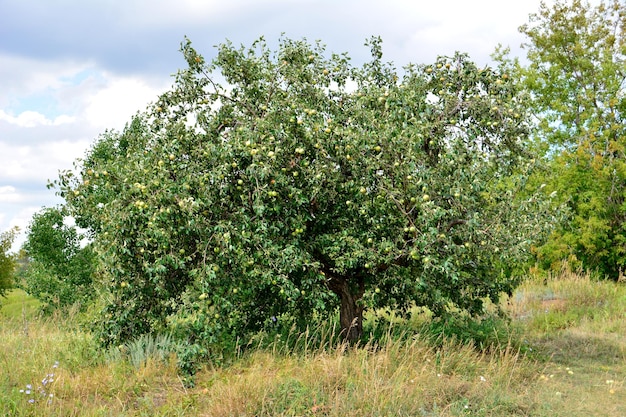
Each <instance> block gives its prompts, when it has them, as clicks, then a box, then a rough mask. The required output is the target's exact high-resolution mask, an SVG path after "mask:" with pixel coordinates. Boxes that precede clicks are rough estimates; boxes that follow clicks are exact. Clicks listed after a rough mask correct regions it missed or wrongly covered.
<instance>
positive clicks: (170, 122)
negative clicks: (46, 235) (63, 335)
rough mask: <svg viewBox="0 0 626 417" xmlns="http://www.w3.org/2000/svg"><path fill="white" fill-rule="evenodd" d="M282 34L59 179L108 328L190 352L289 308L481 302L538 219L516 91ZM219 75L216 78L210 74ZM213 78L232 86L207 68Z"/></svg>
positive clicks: (465, 64) (107, 140)
mask: <svg viewBox="0 0 626 417" xmlns="http://www.w3.org/2000/svg"><path fill="white" fill-rule="evenodd" d="M369 46H370V48H371V51H372V61H371V62H368V63H366V64H365V65H363V66H362V67H353V66H351V65H350V61H349V58H348V56H347V55H345V54H344V55H337V54H332V55H331V56H330V58H326V57H325V51H324V48H323V47H322V46H321V45H319V44H316V45H310V44H308V43H307V42H305V41H293V40H289V39H281V42H280V45H279V48H278V50H277V52H275V53H272V52H271V51H270V50H269V49H268V48H267V46H266V45H265V43H264V42H263V41H262V40H261V41H258V42H256V43H254V44H253V45H252V47H250V48H249V49H247V48H244V47H241V48H236V47H233V46H232V45H231V44H229V43H226V44H224V45H221V46H220V47H219V51H218V54H217V57H216V58H215V59H214V60H213V61H212V62H211V63H207V62H205V60H204V58H203V57H202V56H200V55H199V54H198V53H197V52H196V51H195V50H194V49H193V48H192V47H191V45H190V43H189V42H185V43H184V45H183V47H182V51H183V53H184V56H185V58H186V60H187V62H188V64H189V68H188V69H186V70H184V71H181V72H180V73H179V74H178V76H177V80H176V84H175V86H174V87H173V89H172V90H171V91H169V92H167V93H165V94H164V95H163V96H161V97H160V98H159V100H158V101H157V103H156V104H155V105H154V106H153V107H152V109H151V111H150V112H148V113H146V114H143V115H140V116H138V117H137V118H135V119H134V120H133V121H132V122H131V123H130V124H129V126H128V127H127V128H126V129H125V130H124V131H123V132H122V133H119V134H117V133H109V134H107V135H105V136H104V137H103V138H102V139H101V141H100V142H99V143H98V144H96V145H95V147H94V150H93V151H92V152H90V153H89V154H88V155H87V157H86V158H85V160H84V161H82V162H81V163H79V165H78V170H79V172H78V173H77V174H74V173H72V172H66V173H64V174H63V175H61V177H60V178H59V180H58V181H57V183H56V185H57V186H58V187H59V189H60V193H61V195H62V196H63V197H65V199H66V201H67V204H68V207H69V208H70V209H71V210H72V214H73V215H74V216H76V218H77V221H78V222H79V224H85V225H91V227H92V229H93V230H94V231H96V232H97V233H96V235H95V238H96V242H97V244H98V248H99V250H100V253H101V255H102V257H103V263H104V266H105V269H106V271H107V273H108V274H109V276H110V279H111V287H110V290H111V295H110V300H111V301H110V304H109V305H108V306H107V308H106V311H105V312H104V313H103V315H102V317H103V320H102V322H101V323H100V337H101V338H102V341H103V343H105V344H108V343H118V342H120V341H123V340H127V339H129V338H132V337H136V336H137V335H139V334H141V333H145V332H149V331H160V330H164V329H168V330H170V331H173V332H174V333H175V334H176V335H177V337H181V338H184V340H185V341H186V343H185V345H186V346H188V349H189V350H190V351H191V353H192V354H194V355H206V354H208V353H209V351H208V350H207V349H209V348H210V346H212V345H213V344H216V343H221V342H223V341H224V340H228V338H229V337H230V338H232V339H233V340H235V339H237V338H239V340H241V338H245V336H246V335H248V334H250V333H251V332H254V331H256V330H258V329H261V328H263V327H264V326H266V325H268V324H270V323H271V319H272V318H273V317H279V318H280V319H281V320H282V319H285V320H286V319H287V318H289V317H292V318H293V319H294V320H299V321H301V322H302V323H305V322H306V320H310V319H311V317H314V316H322V317H323V316H327V315H329V314H330V315H332V313H333V311H336V309H338V310H339V311H340V323H341V329H342V332H343V334H344V336H345V337H346V338H347V339H349V340H356V339H358V338H359V337H360V335H361V332H362V319H363V311H364V309H365V308H366V307H375V308H384V307H386V308H389V309H392V310H394V311H397V312H400V313H403V312H407V311H408V309H409V308H411V307H412V306H415V305H417V306H427V307H428V308H430V309H431V310H432V311H433V312H434V313H435V314H436V315H440V316H441V315H445V314H451V313H453V312H455V311H463V312H468V313H469V314H472V315H476V314H480V313H481V312H482V303H483V300H484V299H485V298H490V299H492V300H497V299H498V297H499V296H500V295H501V294H502V293H503V292H505V293H511V291H512V290H513V289H514V287H515V285H516V283H517V280H516V279H515V277H514V275H513V269H514V267H515V265H516V264H517V262H518V261H520V260H523V259H524V258H525V257H526V256H527V255H528V248H529V246H530V243H531V241H532V240H533V239H534V238H536V237H538V236H540V235H541V233H543V231H545V230H547V225H546V224H547V221H548V220H550V219H549V216H548V215H547V214H546V211H545V210H543V211H542V209H541V207H542V204H543V203H542V202H541V200H539V199H537V198H535V197H530V198H526V199H523V200H519V199H517V200H516V199H515V198H514V197H515V196H516V192H517V190H519V189H521V188H523V186H524V181H525V179H526V178H527V175H528V173H529V171H530V170H531V169H532V165H533V164H532V162H531V159H530V155H528V154H527V153H526V152H525V150H524V147H525V140H526V135H527V132H528V124H527V120H526V113H525V103H524V97H523V96H522V95H521V94H519V92H518V91H517V90H516V88H515V86H514V84H512V83H510V82H509V81H510V80H509V77H508V75H507V74H506V73H503V72H501V71H499V70H498V69H492V68H482V69H481V68H478V67H477V66H476V65H475V64H473V63H472V62H471V61H470V60H469V59H468V58H467V56H465V55H460V54H459V55H456V56H454V57H449V58H445V57H442V58H440V59H438V60H437V62H435V63H434V64H432V65H409V66H408V67H406V68H405V69H404V71H402V72H398V71H397V70H396V69H395V68H394V67H393V66H392V65H391V64H389V63H385V62H383V61H382V51H381V42H380V40H379V39H372V40H371V41H370V42H369ZM216 72H219V73H221V75H216V74H215V73H216ZM218 78H223V79H224V80H225V82H226V84H225V85H220V84H219V83H218V82H217V79H218Z"/></svg>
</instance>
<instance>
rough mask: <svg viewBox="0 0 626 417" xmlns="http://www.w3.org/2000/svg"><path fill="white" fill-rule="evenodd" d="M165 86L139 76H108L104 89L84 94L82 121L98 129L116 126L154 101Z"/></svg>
mask: <svg viewBox="0 0 626 417" xmlns="http://www.w3.org/2000/svg"><path fill="white" fill-rule="evenodd" d="M166 87H167V86H162V87H160V88H159V87H154V86H150V85H148V84H147V83H146V82H145V81H143V80H141V79H139V78H121V77H113V76H109V77H108V78H107V84H106V86H105V87H104V88H101V89H100V90H99V91H97V92H95V93H94V94H93V95H92V96H90V97H86V107H85V111H84V117H85V120H86V121H87V122H88V123H89V124H90V125H91V126H93V127H95V128H98V129H118V130H121V129H122V128H123V127H124V125H125V124H126V123H127V122H129V121H130V119H131V117H132V116H133V115H134V114H135V113H137V112H138V111H142V110H145V109H146V107H147V105H148V103H150V102H153V101H156V99H157V98H158V96H159V94H161V93H163V92H164V91H165V89H166Z"/></svg>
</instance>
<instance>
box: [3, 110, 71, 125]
mask: <svg viewBox="0 0 626 417" xmlns="http://www.w3.org/2000/svg"><path fill="white" fill-rule="evenodd" d="M0 120H4V121H5V122H8V123H10V124H14V125H17V126H21V127H35V126H59V125H62V124H67V123H73V122H74V120H76V118H75V117H72V116H68V115H65V114H64V115H61V116H57V117H55V118H54V119H48V118H47V117H46V116H44V115H43V114H41V113H39V112H37V111H33V110H27V111H24V112H22V113H20V114H18V115H17V116H12V115H10V114H8V113H6V112H5V111H4V110H0Z"/></svg>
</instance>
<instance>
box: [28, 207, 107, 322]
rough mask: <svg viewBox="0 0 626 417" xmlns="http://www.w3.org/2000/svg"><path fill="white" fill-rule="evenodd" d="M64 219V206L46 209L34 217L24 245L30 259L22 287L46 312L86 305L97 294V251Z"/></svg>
mask: <svg viewBox="0 0 626 417" xmlns="http://www.w3.org/2000/svg"><path fill="white" fill-rule="evenodd" d="M65 220H66V215H65V213H64V211H63V209H59V208H46V209H43V210H42V211H40V212H39V213H37V214H35V215H34V216H33V219H32V221H31V223H30V225H29V227H28V231H27V233H28V235H27V240H26V243H25V244H24V250H25V253H26V256H27V257H28V259H29V262H28V264H27V267H26V269H25V271H23V272H22V274H21V275H22V277H23V284H22V285H23V288H24V290H25V291H26V292H28V293H29V294H31V295H32V296H34V297H36V298H38V299H39V300H40V301H42V303H43V308H44V309H45V310H47V311H51V310H52V309H57V308H62V307H67V306H70V305H73V304H76V303H79V304H82V305H83V306H84V305H85V304H86V302H87V301H88V300H90V299H91V298H92V297H93V295H94V286H93V275H94V272H95V265H96V258H95V253H94V252H93V250H92V247H91V245H90V244H87V245H85V246H82V245H81V240H82V239H83V238H84V236H82V235H81V234H80V233H79V232H78V231H77V230H76V227H74V226H69V225H67V224H66V223H65Z"/></svg>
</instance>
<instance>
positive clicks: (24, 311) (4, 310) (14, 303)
mask: <svg viewBox="0 0 626 417" xmlns="http://www.w3.org/2000/svg"><path fill="white" fill-rule="evenodd" d="M40 305H41V303H40V302H39V301H38V300H37V299H36V298H35V297H32V296H30V295H28V294H26V293H25V292H24V291H23V290H20V289H13V290H10V291H8V292H7V294H6V298H0V316H2V317H3V318H17V317H27V318H32V317H33V316H35V315H36V314H37V313H38V311H39V306H40Z"/></svg>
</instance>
